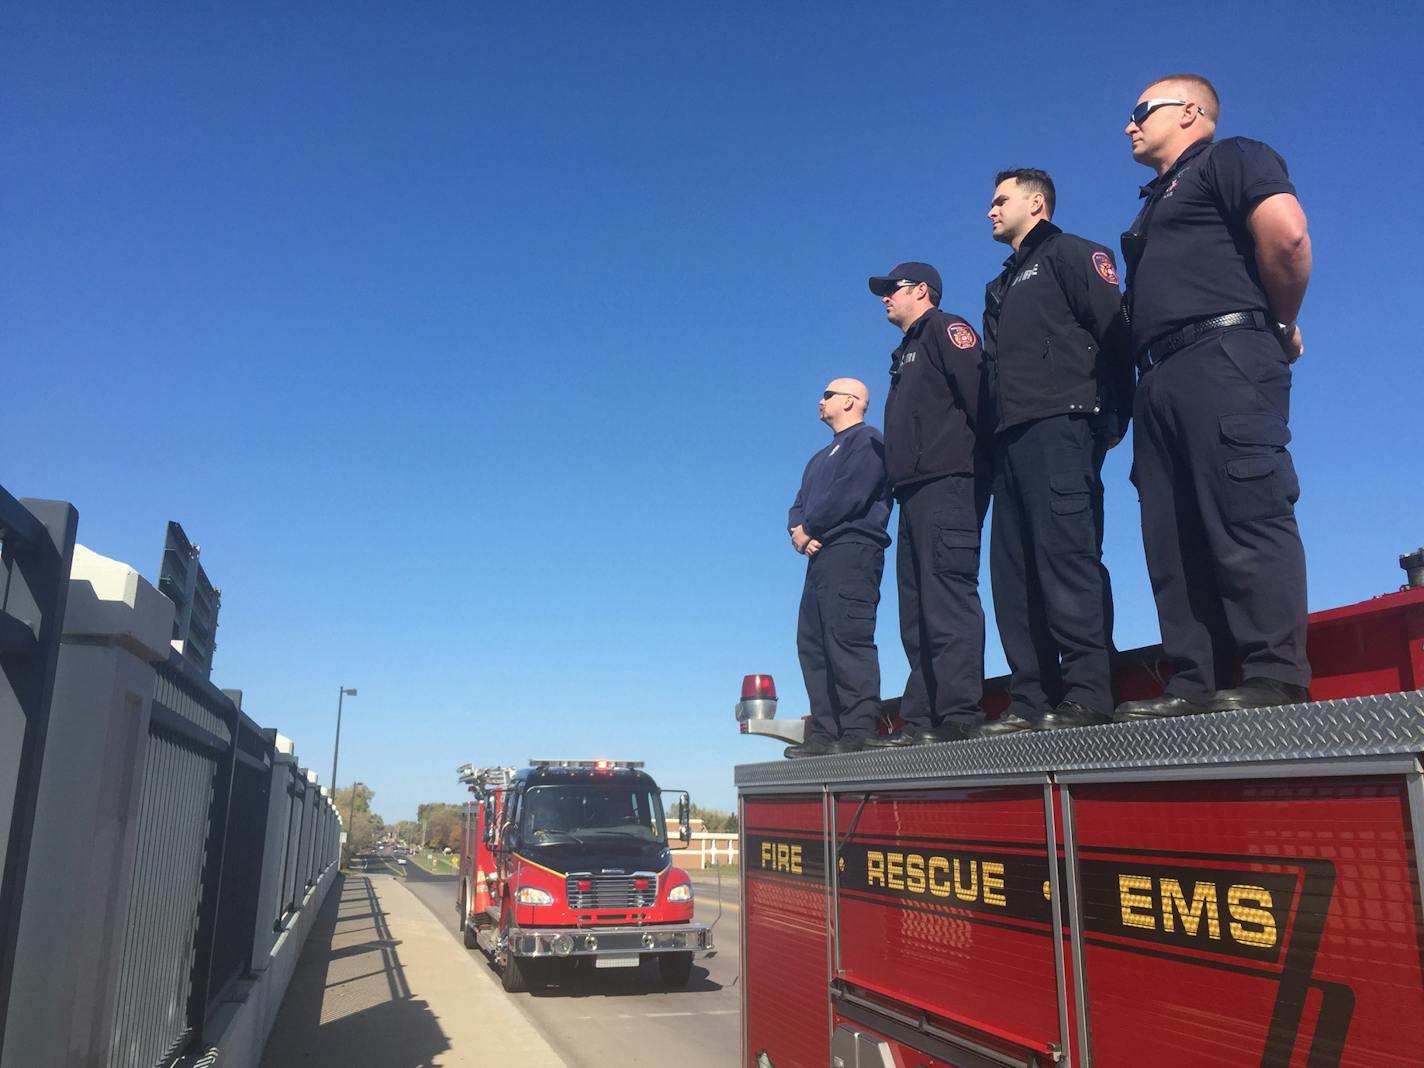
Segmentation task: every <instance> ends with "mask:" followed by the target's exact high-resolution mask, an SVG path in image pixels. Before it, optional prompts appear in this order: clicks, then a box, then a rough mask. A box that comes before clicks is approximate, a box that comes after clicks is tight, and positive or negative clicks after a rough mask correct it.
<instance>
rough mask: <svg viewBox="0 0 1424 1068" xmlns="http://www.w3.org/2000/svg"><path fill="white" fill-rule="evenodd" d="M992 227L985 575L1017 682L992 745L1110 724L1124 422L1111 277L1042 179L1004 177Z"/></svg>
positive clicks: (1117, 309)
mask: <svg viewBox="0 0 1424 1068" xmlns="http://www.w3.org/2000/svg"><path fill="white" fill-rule="evenodd" d="M994 185H995V188H994V195H993V198H992V200H991V203H990V206H989V213H988V216H989V221H990V223H991V224H992V227H993V237H994V240H995V241H1000V242H1003V243H1004V244H1006V245H1009V246H1010V247H1011V248H1012V249H1013V252H1012V254H1011V255H1010V256H1009V258H1008V259H1006V260H1005V261H1004V269H1003V272H1002V273H1001V274H1000V275H999V276H998V277H997V278H995V279H994V280H993V281H991V282H990V283H989V284H988V285H987V286H986V287H985V294H984V351H985V355H986V357H987V361H986V366H987V368H988V372H989V377H990V381H991V387H992V388H991V390H990V392H991V395H992V396H993V397H994V400H995V405H994V414H995V426H994V449H993V455H994V473H993V498H994V523H993V528H992V530H991V531H990V536H989V573H990V575H991V576H992V578H993V584H994V617H995V620H996V621H997V623H998V626H999V638H1000V640H1001V641H1002V642H1003V646H1004V655H1005V657H1006V658H1007V659H1008V662H1009V670H1010V673H1011V681H1010V685H1009V692H1010V702H1009V707H1008V709H1007V710H1006V711H1005V712H1004V714H1003V715H1002V716H1000V718H999V719H998V720H997V721H996V722H994V723H991V724H988V725H987V726H985V727H984V729H983V733H984V734H1007V733H1011V732H1014V731H1021V730H1030V729H1036V730H1050V729H1053V728H1057V727H1081V726H1086V725H1089V724H1094V723H1106V722H1108V720H1109V717H1110V715H1111V713H1112V710H1113V707H1114V704H1115V701H1114V700H1113V685H1112V664H1111V658H1110V650H1111V647H1112V586H1111V583H1110V580H1109V577H1108V572H1107V568H1105V567H1104V566H1103V563H1102V551H1103V483H1102V467H1103V458H1104V456H1106V454H1107V450H1108V449H1109V448H1111V447H1112V446H1113V445H1115V444H1117V442H1118V441H1119V440H1120V439H1121V438H1122V435H1123V433H1124V430H1125V428H1126V425H1127V420H1128V417H1129V415H1130V413H1131V401H1132V387H1133V381H1132V379H1133V370H1132V365H1131V364H1130V363H1129V361H1128V359H1127V353H1126V340H1127V339H1126V337H1125V336H1124V334H1125V332H1124V330H1123V329H1122V326H1123V320H1122V316H1121V303H1122V295H1121V293H1120V292H1119V291H1118V287H1117V267H1116V264H1115V262H1114V260H1113V257H1112V253H1110V252H1109V251H1108V250H1107V249H1106V248H1104V247H1103V246H1102V245H1097V244H1094V243H1093V242H1091V241H1085V240H1084V239H1083V238H1081V237H1076V236H1075V235H1073V234H1065V233H1064V232H1063V231H1062V230H1060V229H1059V228H1058V227H1057V226H1054V225H1053V223H1052V222H1050V221H1049V220H1051V219H1052V217H1053V210H1054V206H1055V201H1056V194H1055V190H1054V186H1053V179H1052V178H1051V177H1049V175H1048V174H1047V173H1046V172H1045V171H1042V170H1037V169H1033V168H1021V169H1018V170H1008V171H1001V172H1000V173H999V174H998V175H997V176H996V177H995V179H994Z"/></svg>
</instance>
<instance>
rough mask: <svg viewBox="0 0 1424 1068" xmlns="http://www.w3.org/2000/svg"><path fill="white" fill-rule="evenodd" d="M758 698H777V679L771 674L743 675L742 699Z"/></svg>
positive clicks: (752, 699) (751, 699) (753, 699)
mask: <svg viewBox="0 0 1424 1068" xmlns="http://www.w3.org/2000/svg"><path fill="white" fill-rule="evenodd" d="M758 698H769V699H771V700H773V701H775V700H776V681H775V680H774V679H773V678H772V677H771V676H770V675H744V676H743V677H742V700H743V701H755V700H756V699H758Z"/></svg>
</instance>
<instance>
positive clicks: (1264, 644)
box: [1133, 330, 1310, 701]
mask: <svg viewBox="0 0 1424 1068" xmlns="http://www.w3.org/2000/svg"><path fill="white" fill-rule="evenodd" d="M1290 387H1291V368H1290V364H1289V363H1288V362H1287V361H1286V358H1285V356H1284V354H1283V353H1282V352H1281V347H1280V345H1279V344H1278V343H1277V342H1276V339H1275V337H1274V336H1273V335H1272V334H1270V333H1267V332H1266V331H1264V330H1233V331H1229V332H1227V333H1223V334H1218V335H1215V336H1213V337H1208V338H1204V339H1203V340H1201V341H1198V342H1196V343H1195V344H1193V345H1189V346H1188V347H1187V348H1184V349H1182V350H1181V351H1180V352H1177V353H1174V354H1173V355H1171V356H1170V357H1168V358H1167V360H1165V361H1164V362H1162V363H1160V364H1158V365H1157V366H1155V367H1153V368H1152V369H1151V370H1150V371H1148V372H1147V373H1146V374H1144V375H1143V376H1142V381H1141V383H1140V385H1139V386H1138V390H1137V396H1136V399H1135V402H1134V404H1133V423H1134V425H1135V426H1136V430H1135V431H1134V435H1133V449H1134V457H1133V482H1134V483H1135V484H1136V486H1137V491H1138V497H1139V499H1140V500H1141V502H1142V543H1143V547H1144V548H1145V549H1146V552H1147V573H1148V575H1149V576H1151V579H1152V592H1153V595H1154V596H1155V597H1156V600H1157V616H1158V620H1159V622H1160V624H1161V628H1162V646H1163V652H1164V653H1165V654H1166V655H1167V656H1168V657H1170V658H1172V659H1174V660H1175V661H1176V663H1177V673H1176V674H1175V675H1173V677H1172V678H1171V679H1170V680H1169V681H1168V683H1167V691H1168V692H1169V693H1173V694H1176V695H1177V696H1179V697H1185V698H1187V699H1189V700H1196V701H1200V700H1201V699H1203V698H1204V697H1205V696H1206V695H1207V694H1209V693H1211V692H1212V691H1213V690H1219V689H1225V688H1227V687H1230V686H1234V685H1235V684H1236V678H1235V675H1234V666H1235V661H1236V660H1237V659H1238V658H1239V659H1240V661H1241V663H1242V668H1243V670H1242V672H1241V674H1242V676H1243V677H1245V678H1268V679H1274V680H1276V681H1278V682H1286V683H1291V684H1294V685H1297V686H1309V685H1310V664H1309V662H1308V661H1307V660H1306V656H1305V617H1306V607H1305V606H1306V599H1305V550H1304V548H1303V547H1302V545H1301V541H1300V531H1299V529H1298V528H1297V526H1296V520H1295V502H1296V498H1297V497H1298V496H1299V495H1300V486H1299V483H1298V482H1297V481H1296V473H1295V466H1294V464H1293V463H1292V461H1291V456H1290V453H1289V452H1287V451H1286V445H1287V444H1288V443H1289V442H1290V430H1289V429H1288V428H1287V421H1288V419H1289V418H1290Z"/></svg>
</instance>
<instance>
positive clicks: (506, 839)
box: [499, 820, 519, 849]
mask: <svg viewBox="0 0 1424 1068" xmlns="http://www.w3.org/2000/svg"><path fill="white" fill-rule="evenodd" d="M499 840H500V844H501V845H502V846H503V847H504V848H505V849H518V848H519V831H518V830H517V829H516V828H515V826H514V821H513V820H511V821H510V822H508V823H506V824H505V825H504V826H503V827H501V828H500V831H499Z"/></svg>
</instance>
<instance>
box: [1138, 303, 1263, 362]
mask: <svg viewBox="0 0 1424 1068" xmlns="http://www.w3.org/2000/svg"><path fill="white" fill-rule="evenodd" d="M1246 327H1255V328H1256V329H1258V330H1265V329H1268V327H1269V324H1268V323H1267V322H1266V317H1265V316H1264V315H1262V314H1261V313H1260V312H1229V313H1228V314H1226V315H1213V316H1212V317H1211V318H1210V319H1199V320H1197V321H1196V322H1194V323H1188V324H1187V325H1186V326H1184V327H1182V328H1181V329H1180V330H1173V331H1172V332H1171V333H1170V334H1164V335H1163V336H1162V337H1159V338H1157V340H1155V341H1153V342H1152V344H1150V345H1148V346H1147V348H1145V349H1144V350H1143V351H1142V352H1141V353H1140V354H1139V355H1138V357H1137V370H1138V371H1139V372H1141V373H1143V374H1146V373H1147V372H1148V371H1150V370H1151V369H1152V368H1154V367H1156V366H1157V365H1158V364H1159V363H1161V362H1162V361H1163V360H1165V359H1166V358H1167V357H1168V356H1170V355H1172V353H1174V352H1176V351H1177V350H1178V349H1184V348H1186V347H1187V346H1188V345H1190V344H1192V343H1193V342H1196V341H1200V340H1201V339H1202V338H1204V337H1206V336H1207V335H1208V334H1220V333H1224V332H1225V331H1227V330H1241V329H1244V328H1246Z"/></svg>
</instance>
